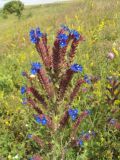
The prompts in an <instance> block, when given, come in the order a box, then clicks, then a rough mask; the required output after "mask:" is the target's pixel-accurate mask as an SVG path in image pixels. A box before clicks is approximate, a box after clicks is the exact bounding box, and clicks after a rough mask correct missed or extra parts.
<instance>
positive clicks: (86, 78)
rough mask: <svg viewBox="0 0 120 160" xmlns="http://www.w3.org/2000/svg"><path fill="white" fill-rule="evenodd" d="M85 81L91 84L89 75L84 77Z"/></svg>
mask: <svg viewBox="0 0 120 160" xmlns="http://www.w3.org/2000/svg"><path fill="white" fill-rule="evenodd" d="M84 80H85V82H86V83H88V84H91V80H90V79H89V77H88V75H85V76H84Z"/></svg>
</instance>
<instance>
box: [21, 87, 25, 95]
mask: <svg viewBox="0 0 120 160" xmlns="http://www.w3.org/2000/svg"><path fill="white" fill-rule="evenodd" d="M20 91H21V94H24V93H25V92H26V87H24V86H22V87H21V89H20Z"/></svg>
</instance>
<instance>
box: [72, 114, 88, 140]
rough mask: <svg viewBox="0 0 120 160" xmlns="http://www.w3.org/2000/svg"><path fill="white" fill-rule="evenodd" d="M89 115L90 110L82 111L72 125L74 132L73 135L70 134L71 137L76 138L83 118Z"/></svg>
mask: <svg viewBox="0 0 120 160" xmlns="http://www.w3.org/2000/svg"><path fill="white" fill-rule="evenodd" d="M87 115H88V112H87V111H84V112H82V113H81V114H80V115H79V117H78V118H77V120H76V122H75V124H74V125H73V127H72V133H71V136H70V138H71V139H74V138H75V136H76V133H77V130H78V127H79V125H80V123H81V122H82V120H83V119H84V118H85V117H86V116H87Z"/></svg>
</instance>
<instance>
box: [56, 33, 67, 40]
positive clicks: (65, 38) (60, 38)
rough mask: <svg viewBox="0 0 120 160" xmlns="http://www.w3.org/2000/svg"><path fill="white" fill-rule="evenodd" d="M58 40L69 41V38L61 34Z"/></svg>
mask: <svg viewBox="0 0 120 160" xmlns="http://www.w3.org/2000/svg"><path fill="white" fill-rule="evenodd" d="M58 39H59V40H67V39H68V36H67V35H66V34H62V33H60V34H59V35H58Z"/></svg>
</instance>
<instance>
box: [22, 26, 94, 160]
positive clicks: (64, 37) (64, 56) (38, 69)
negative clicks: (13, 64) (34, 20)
mask: <svg viewBox="0 0 120 160" xmlns="http://www.w3.org/2000/svg"><path fill="white" fill-rule="evenodd" d="M83 40H84V38H83V37H82V35H81V34H79V33H78V32H77V31H76V30H70V29H69V28H68V27H67V26H62V27H61V28H60V30H59V31H58V33H57V36H56V39H55V42H54V46H53V48H52V49H51V48H50V47H49V46H48V44H47V34H45V33H42V32H41V30H40V29H39V28H36V29H32V30H31V31H30V41H31V42H32V43H33V44H35V47H36V50H37V51H38V53H39V55H40V58H41V60H42V62H41V63H40V62H33V63H31V69H30V73H27V72H23V73H22V75H23V76H24V77H26V78H27V80H28V84H27V85H26V86H22V87H21V94H22V95H26V97H24V98H23V104H28V105H29V106H31V107H32V108H33V109H34V110H35V111H36V113H37V114H33V117H34V119H35V121H36V122H37V123H38V124H40V125H42V126H43V127H45V128H46V130H48V134H47V135H46V137H49V138H48V139H49V141H48V142H46V143H44V141H43V140H42V139H41V138H40V137H39V136H37V135H32V134H29V135H28V138H30V139H32V140H34V141H35V142H36V143H37V144H38V145H39V146H40V147H41V148H42V149H45V147H46V146H49V151H50V150H52V149H53V146H54V143H53V139H54V137H55V136H56V135H57V134H59V133H60V131H62V130H63V128H65V127H67V126H68V125H69V123H71V122H70V121H71V120H72V121H73V122H72V125H71V130H70V131H69V134H68V138H67V139H66V141H68V146H70V147H78V146H82V145H83V141H84V139H85V138H82V139H80V140H79V139H78V138H77V131H78V127H79V125H80V123H81V122H82V121H83V119H84V118H86V117H87V116H89V115H90V114H91V112H90V111H89V110H83V111H82V112H81V113H80V114H79V108H78V107H77V108H74V107H72V102H73V101H74V100H75V98H76V97H77V96H78V93H79V90H80V87H81V85H83V84H85V83H88V84H90V83H91V80H90V79H89V77H88V76H87V75H84V74H83V67H82V66H81V65H80V64H77V63H73V60H74V57H75V54H76V49H77V47H78V44H79V43H80V42H82V41H83ZM69 44H71V46H70V50H69V51H68V46H69ZM75 74H78V76H79V79H78V80H76V82H75V86H74V87H73V89H72V91H69V90H70V83H71V80H72V78H73V76H74V75H75ZM39 85H41V86H40V87H39ZM39 88H41V90H40V89H39ZM87 135H88V134H87ZM85 136H86V135H85ZM85 136H83V137H85ZM88 136H90V134H89V135H88ZM88 139H89V138H88ZM58 141H59V140H58ZM63 143H66V142H63ZM73 144H74V145H73ZM63 152H64V154H65V151H64V149H63V150H62V153H61V158H62V159H64V156H63V155H64V154H63ZM31 159H32V160H41V159H42V157H41V156H40V155H34V156H33V158H31Z"/></svg>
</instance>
